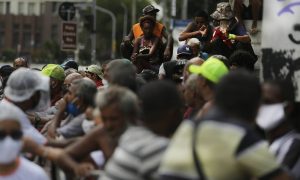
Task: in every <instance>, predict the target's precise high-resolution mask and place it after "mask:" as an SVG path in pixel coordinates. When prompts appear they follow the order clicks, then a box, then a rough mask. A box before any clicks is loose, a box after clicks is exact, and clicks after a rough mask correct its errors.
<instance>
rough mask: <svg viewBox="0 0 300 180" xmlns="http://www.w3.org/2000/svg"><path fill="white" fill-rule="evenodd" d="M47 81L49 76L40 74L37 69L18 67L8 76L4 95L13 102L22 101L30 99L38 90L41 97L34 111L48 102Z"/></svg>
mask: <svg viewBox="0 0 300 180" xmlns="http://www.w3.org/2000/svg"><path fill="white" fill-rule="evenodd" d="M49 81H50V79H49V77H46V76H44V75H42V74H41V72H39V71H35V70H31V69H26V68H19V69H17V70H16V71H14V72H13V73H12V74H11V75H10V77H9V78H8V81H7V85H6V87H5V89H4V95H5V96H6V97H7V98H8V99H9V100H11V101H13V102H23V101H26V100H28V99H30V98H31V97H32V95H33V94H34V93H35V92H37V91H40V92H41V98H40V102H39V104H38V107H36V108H37V109H36V111H38V109H39V110H40V109H45V108H47V107H48V106H49V104H50V82H49ZM46 106H47V107H46Z"/></svg>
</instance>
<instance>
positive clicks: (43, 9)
mask: <svg viewBox="0 0 300 180" xmlns="http://www.w3.org/2000/svg"><path fill="white" fill-rule="evenodd" d="M40 11H41V12H40V13H41V14H45V11H46V5H45V3H43V2H42V3H41V4H40Z"/></svg>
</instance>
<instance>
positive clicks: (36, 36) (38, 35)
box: [35, 33, 42, 48]
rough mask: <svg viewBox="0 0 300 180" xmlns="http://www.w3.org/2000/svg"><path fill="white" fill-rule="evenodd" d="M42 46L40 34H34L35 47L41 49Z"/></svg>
mask: <svg viewBox="0 0 300 180" xmlns="http://www.w3.org/2000/svg"><path fill="white" fill-rule="evenodd" d="M41 45H42V41H41V34H40V33H36V34H35V47H36V48H38V47H41Z"/></svg>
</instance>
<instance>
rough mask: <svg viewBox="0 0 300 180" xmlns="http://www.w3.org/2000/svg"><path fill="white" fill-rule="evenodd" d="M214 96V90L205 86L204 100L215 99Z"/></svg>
mask: <svg viewBox="0 0 300 180" xmlns="http://www.w3.org/2000/svg"><path fill="white" fill-rule="evenodd" d="M213 97H214V93H213V91H212V90H210V89H207V88H204V93H203V98H204V101H205V102H207V101H210V100H212V99H213Z"/></svg>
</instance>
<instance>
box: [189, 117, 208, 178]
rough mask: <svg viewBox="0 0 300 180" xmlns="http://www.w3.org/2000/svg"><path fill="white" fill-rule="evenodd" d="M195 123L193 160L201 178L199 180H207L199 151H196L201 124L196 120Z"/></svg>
mask: <svg viewBox="0 0 300 180" xmlns="http://www.w3.org/2000/svg"><path fill="white" fill-rule="evenodd" d="M200 121H201V120H200ZM193 122H194V130H193V136H192V153H193V160H194V163H195V168H196V171H197V174H198V176H199V179H200V180H206V177H205V175H204V173H203V170H202V165H201V162H200V159H199V156H198V154H197V151H196V144H197V130H198V126H199V124H200V123H199V121H198V122H197V121H196V120H193Z"/></svg>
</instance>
